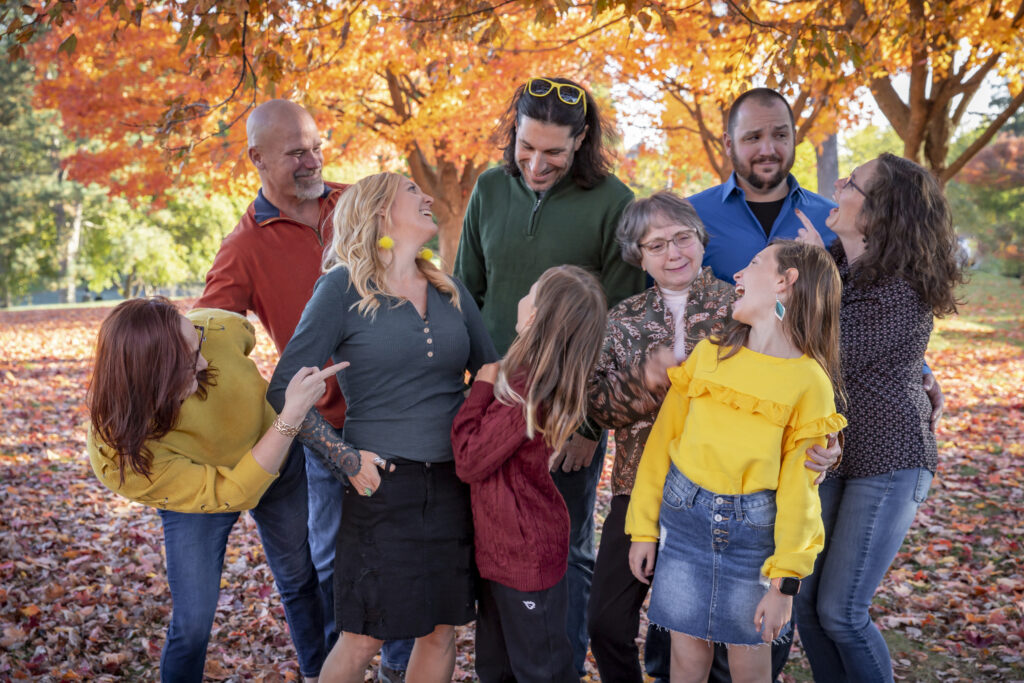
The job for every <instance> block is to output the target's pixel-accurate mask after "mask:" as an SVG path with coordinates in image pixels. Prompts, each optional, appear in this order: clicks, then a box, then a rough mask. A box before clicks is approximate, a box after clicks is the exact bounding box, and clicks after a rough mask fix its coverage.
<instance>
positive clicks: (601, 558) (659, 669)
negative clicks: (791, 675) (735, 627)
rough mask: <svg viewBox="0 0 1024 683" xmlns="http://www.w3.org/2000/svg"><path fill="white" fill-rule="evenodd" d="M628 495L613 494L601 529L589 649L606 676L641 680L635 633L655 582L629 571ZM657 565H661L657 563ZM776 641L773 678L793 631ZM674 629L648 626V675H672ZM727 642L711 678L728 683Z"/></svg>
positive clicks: (628, 681)
mask: <svg viewBox="0 0 1024 683" xmlns="http://www.w3.org/2000/svg"><path fill="white" fill-rule="evenodd" d="M628 507H629V496H614V497H613V498H612V503H611V508H610V509H609V511H608V517H607V518H606V519H605V521H604V526H603V527H602V530H601V548H600V549H599V550H598V552H597V566H596V567H595V568H594V582H593V585H592V586H591V589H590V606H589V611H588V615H589V619H588V623H587V627H588V629H589V631H590V649H591V651H592V652H593V653H594V660H595V661H596V662H597V670H598V672H599V673H600V675H601V680H602V681H615V682H616V683H618V682H619V681H622V682H623V683H640V682H642V681H643V675H642V673H641V671H640V662H639V654H640V653H639V651H638V650H637V647H636V635H637V632H638V630H639V628H640V608H641V607H642V606H643V603H644V599H645V598H646V597H647V592H648V590H650V586H648V585H646V584H643V583H640V582H639V581H637V580H636V577H634V576H633V574H632V572H630V571H629V546H630V545H631V541H630V538H629V536H627V535H626V509H627V508H628ZM655 570H657V564H655ZM782 640H783V642H780V643H778V644H774V645H772V680H774V679H776V678H778V676H779V674H781V673H782V669H783V667H785V666H786V661H787V660H788V659H789V650H790V647H791V646H792V644H793V631H792V629H790V631H789V632H788V633H787V634H786V635H785V637H784V638H783V639H782ZM671 652H672V651H671V637H670V634H669V631H667V630H665V629H661V628H657V627H655V626H653V625H652V626H651V627H650V628H648V630H647V639H646V642H645V644H644V664H645V668H646V669H647V675H649V676H651V677H652V678H654V679H655V680H657V681H665V683H667V681H668V680H669V667H670V664H671ZM726 657H727V650H726V648H725V646H724V645H718V646H716V647H715V661H714V664H713V665H712V667H711V675H710V677H709V678H708V681H709V682H710V683H729V682H730V681H731V679H730V677H729V665H728V661H727V658H726Z"/></svg>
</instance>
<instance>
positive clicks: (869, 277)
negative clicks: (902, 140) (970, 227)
mask: <svg viewBox="0 0 1024 683" xmlns="http://www.w3.org/2000/svg"><path fill="white" fill-rule="evenodd" d="M864 191H865V197H864V204H863V206H862V207H861V209H860V213H859V214H858V216H857V220H858V221H859V225H860V228H861V230H863V232H864V241H865V251H864V253H863V254H862V255H861V256H860V258H858V259H857V260H856V262H854V264H853V266H852V267H851V271H852V272H853V273H854V279H853V283H852V284H853V286H860V285H864V286H866V285H871V284H874V283H875V282H877V281H879V280H880V279H882V278H885V277H888V276H892V277H897V278H899V279H901V280H904V281H905V282H906V283H907V284H909V285H910V286H911V287H912V288H913V289H914V291H915V292H917V295H918V296H919V297H921V300H922V301H924V302H925V303H927V304H928V306H929V307H930V308H931V309H932V312H933V313H934V314H935V315H937V316H940V317H941V316H944V315H948V314H950V313H956V307H957V304H958V303H959V301H957V298H956V287H957V285H959V284H962V283H963V282H964V273H963V270H962V268H961V267H960V264H959V263H958V261H957V257H956V253H957V242H956V233H955V231H954V230H953V213H952V211H951V210H950V207H949V202H948V201H947V200H946V195H945V193H943V191H942V188H941V187H940V186H939V183H938V181H937V180H936V179H935V176H933V175H932V174H931V173H930V172H929V171H927V170H926V169H924V168H922V167H921V166H920V165H918V164H916V163H914V162H913V161H910V160H909V159H904V158H903V157H898V156H896V155H894V154H888V153H886V154H883V155H881V156H880V157H878V163H877V164H876V166H875V173H874V177H873V179H872V180H871V181H870V183H869V184H868V187H866V188H864Z"/></svg>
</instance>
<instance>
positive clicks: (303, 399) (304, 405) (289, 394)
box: [281, 361, 348, 427]
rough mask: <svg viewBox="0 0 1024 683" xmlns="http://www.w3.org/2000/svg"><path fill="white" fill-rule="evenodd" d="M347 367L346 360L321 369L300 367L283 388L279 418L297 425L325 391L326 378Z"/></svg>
mask: <svg viewBox="0 0 1024 683" xmlns="http://www.w3.org/2000/svg"><path fill="white" fill-rule="evenodd" d="M347 367H348V361H343V362H341V363H335V364H334V365H331V366H330V367H326V368H324V369H323V370H321V369H319V368H300V369H299V371H298V372H296V373H295V376H294V377H292V379H291V381H290V382H288V388H286V389H285V390H284V408H282V409H281V419H282V420H284V421H285V422H287V423H288V424H290V425H294V426H296V427H298V426H299V425H301V424H302V421H303V420H305V419H306V413H308V412H309V409H310V408H312V407H313V406H314V405H316V402H317V401H319V400H320V397H321V396H323V395H324V392H325V391H327V384H326V382H327V378H328V377H330V376H332V375H336V374H337V373H339V372H341V370H343V369H345V368H347Z"/></svg>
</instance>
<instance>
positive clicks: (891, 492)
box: [794, 469, 932, 683]
mask: <svg viewBox="0 0 1024 683" xmlns="http://www.w3.org/2000/svg"><path fill="white" fill-rule="evenodd" d="M931 481H932V474H931V472H929V471H928V470H926V469H909V470H898V471H896V472H889V473H887V474H880V475H877V476H874V477H865V478H862V479H829V480H827V481H826V482H825V483H823V484H822V485H821V487H820V488H819V494H820V496H821V514H822V519H823V521H824V523H825V549H824V550H823V551H822V553H821V554H820V555H818V559H817V561H816V562H815V563H814V573H813V574H811V576H809V577H808V578H807V579H805V580H804V582H803V585H802V586H801V587H800V592H799V593H798V594H797V596H796V600H795V602H794V609H795V611H796V623H797V629H798V630H799V632H800V640H801V642H802V643H803V646H804V650H806V652H807V659H808V660H810V663H811V670H812V671H813V673H814V680H816V681H830V682H831V681H834V682H835V683H842V682H843V681H858V682H861V683H874V682H875V681H885V682H888V681H892V680H893V675H892V661H891V659H890V656H889V648H888V647H887V646H886V644H885V639H884V638H882V634H881V633H880V632H879V630H878V628H877V627H876V626H875V624H874V623H873V622H872V621H871V617H870V615H869V614H868V608H869V607H870V606H871V599H872V597H873V596H874V594H875V589H876V588H878V585H879V584H880V583H881V582H882V579H883V578H884V577H885V573H886V572H887V571H888V570H889V566H890V565H891V564H892V561H893V559H895V557H896V553H897V552H898V551H899V549H900V546H901V545H902V544H903V539H904V538H905V537H906V535H907V531H908V530H909V529H910V525H911V523H912V522H913V521H914V515H915V514H916V513H917V508H918V506H919V505H920V504H921V503H922V502H923V501H924V499H925V498H926V497H927V496H928V488H929V486H930V485H931Z"/></svg>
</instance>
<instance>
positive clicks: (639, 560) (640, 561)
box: [629, 541, 658, 585]
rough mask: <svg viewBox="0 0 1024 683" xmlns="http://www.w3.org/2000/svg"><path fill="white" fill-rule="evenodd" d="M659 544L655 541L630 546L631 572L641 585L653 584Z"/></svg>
mask: <svg viewBox="0 0 1024 683" xmlns="http://www.w3.org/2000/svg"><path fill="white" fill-rule="evenodd" d="M657 550H658V544H657V543H656V542H655V541H633V543H632V544H631V545H630V546H629V571H631V572H633V576H635V577H636V580H637V581H639V582H640V583H646V584H647V585H650V584H651V576H652V575H653V574H654V557H655V555H656V554H657Z"/></svg>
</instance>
